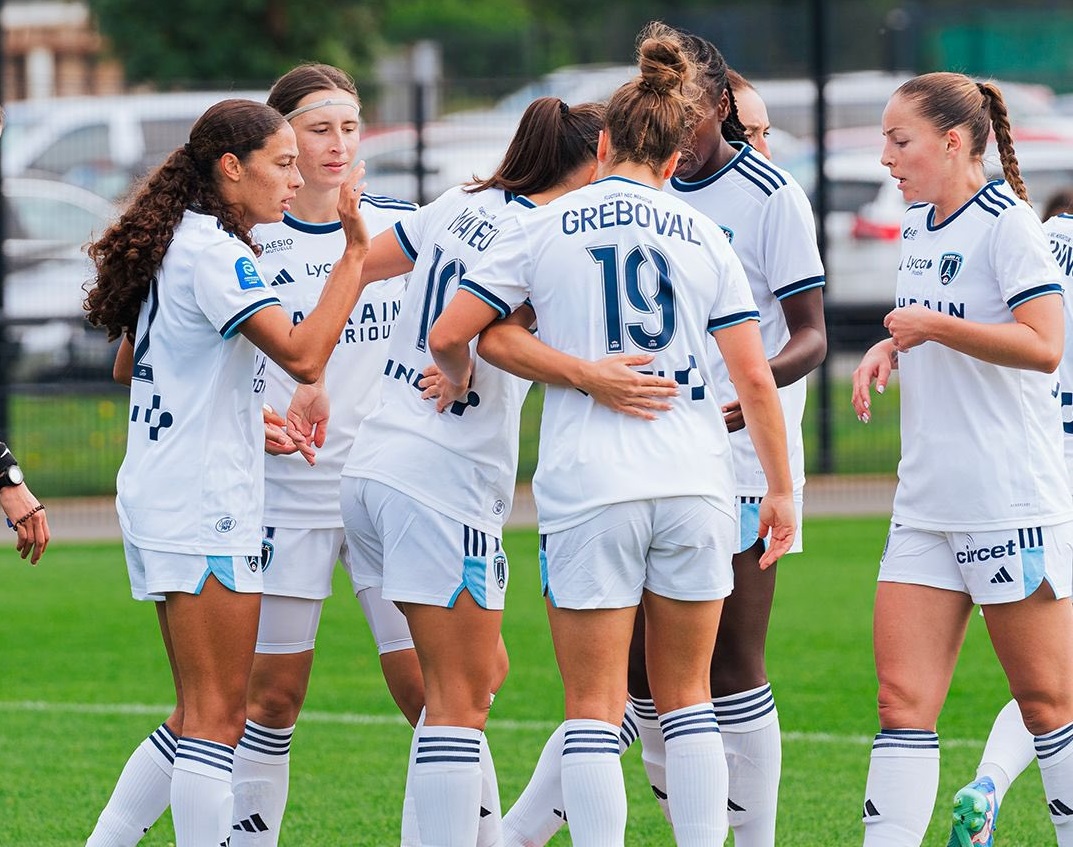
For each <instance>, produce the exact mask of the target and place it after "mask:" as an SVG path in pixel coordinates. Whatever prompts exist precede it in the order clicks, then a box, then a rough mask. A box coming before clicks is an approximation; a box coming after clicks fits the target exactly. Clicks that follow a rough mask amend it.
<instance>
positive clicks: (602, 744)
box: [548, 608, 634, 847]
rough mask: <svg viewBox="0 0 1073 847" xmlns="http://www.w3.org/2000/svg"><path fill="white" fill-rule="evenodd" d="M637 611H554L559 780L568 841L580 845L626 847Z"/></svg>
mask: <svg viewBox="0 0 1073 847" xmlns="http://www.w3.org/2000/svg"><path fill="white" fill-rule="evenodd" d="M633 616H634V609H633V608H625V609H566V608H553V609H550V610H549V614H548V618H549V621H550V624H551V633H552V641H553V642H554V645H555V657H556V661H557V662H558V664H559V672H560V674H561V675H562V678H563V689H564V692H565V712H566V721H565V723H564V724H563V726H562V731H563V747H562V758H561V764H560V768H561V780H562V792H563V804H564V811H565V813H566V815H567V820H568V822H569V825H570V837H571V841H572V843H574V844H576V845H583V847H589V845H599V847H604V845H607V847H611V846H612V845H621V844H622V843H623V841H624V839H625V832H626V789H625V783H624V781H623V777H622V765H621V763H620V755H619V732H620V727H621V724H622V717H623V714H624V705H625V702H626V664H627V661H628V659H627V650H628V646H629V639H630V635H631V633H632V631H633Z"/></svg>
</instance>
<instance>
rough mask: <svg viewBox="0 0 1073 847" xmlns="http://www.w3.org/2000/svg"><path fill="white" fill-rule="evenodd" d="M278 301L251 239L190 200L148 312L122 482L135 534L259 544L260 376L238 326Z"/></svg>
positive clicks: (227, 549)
mask: <svg viewBox="0 0 1073 847" xmlns="http://www.w3.org/2000/svg"><path fill="white" fill-rule="evenodd" d="M278 305H279V300H278V299H277V298H276V297H275V295H274V294H273V293H272V292H271V290H270V289H269V288H268V286H266V285H265V283H264V281H263V279H262V278H261V275H260V273H259V271H258V268H257V262H256V259H255V258H254V255H253V252H252V251H251V250H250V249H249V247H247V246H246V245H245V244H244V243H243V242H242V241H240V240H239V239H237V238H234V237H233V236H231V235H228V234H227V233H226V232H224V231H223V230H221V229H220V227H219V225H218V222H217V219H216V218H215V217H212V216H209V215H203V214H198V213H195V212H191V211H188V212H187V213H186V214H185V216H184V217H183V219H182V221H181V222H180V223H179V225H178V227H176V230H175V236H174V238H173V239H172V242H171V245H170V246H169V247H168V251H167V253H166V254H165V256H164V261H163V263H162V264H161V266H160V269H159V270H158V271H157V274H156V278H155V279H154V280H153V283H152V286H151V289H150V292H149V296H148V298H147V300H146V302H145V303H143V304H142V308H141V312H140V314H139V315H138V331H137V335H136V337H135V341H134V371H133V380H132V382H131V388H130V415H129V417H128V421H129V423H128V426H127V453H126V456H125V457H124V459H123V465H122V467H120V469H119V477H118V479H117V482H116V486H117V490H118V497H117V498H116V502H117V505H118V509H119V517H120V523H121V525H122V527H123V532H124V535H125V537H126V538H127V540H129V541H130V542H132V543H133V544H134V545H136V546H138V547H143V548H145V549H148V550H164V551H169V552H176V553H197V554H206V555H221V556H226V555H260V550H261V509H262V507H263V501H264V474H263V470H262V469H263V461H262V459H261V455H262V453H263V451H264V427H263V425H262V423H261V402H262V400H261V396H260V394H259V393H257V392H256V388H257V385H258V380H260V378H261V376H262V375H261V374H259V373H257V370H258V368H257V358H258V355H257V348H255V347H254V346H253V344H251V343H250V342H249V341H247V340H246V338H245V337H244V336H242V335H241V334H240V333H239V331H238V328H239V326H240V325H241V323H242V322H243V321H244V320H246V319H247V318H248V317H249V316H250V315H252V314H254V313H255V312H258V311H260V310H261V309H264V308H266V307H269V306H278Z"/></svg>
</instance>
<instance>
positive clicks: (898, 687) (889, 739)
mask: <svg viewBox="0 0 1073 847" xmlns="http://www.w3.org/2000/svg"><path fill="white" fill-rule="evenodd" d="M971 608H972V603H971V601H970V600H969V598H968V596H967V595H965V594H962V593H960V592H957V591H952V590H943V589H937V588H932V587H930V586H924V585H911V584H906V583H895V582H880V583H879V586H878V588H877V590H876V602H875V621H874V624H873V632H874V635H873V640H874V650H875V660H876V673H877V675H878V677H879V724H880V731H879V733H878V734H877V735H876V737H875V741H874V742H873V744H872V755H871V762H870V765H869V769H868V781H867V785H866V787H865V802H864V812H863V819H864V824H865V836H864V844H865V845H867V847H880V845H882V847H887V845H895V844H899V845H901V844H905V845H913V844H919V843H920V841H921V839H922V838H923V837H924V833H925V831H926V830H927V828H928V822H929V821H930V820H931V815H932V811H933V809H934V806H935V798H936V792H937V790H938V785H939V736H938V735H937V734H936V732H935V724H936V720H937V719H938V715H939V711H940V709H941V708H942V705H943V702H944V700H945V699H946V693H947V691H948V690H949V687H950V680H951V677H952V676H953V672H954V666H955V664H956V662H957V654H958V651H959V649H960V647H961V643H962V641H963V640H964V637H965V629H966V627H967V625H968V619H969V612H970V610H971Z"/></svg>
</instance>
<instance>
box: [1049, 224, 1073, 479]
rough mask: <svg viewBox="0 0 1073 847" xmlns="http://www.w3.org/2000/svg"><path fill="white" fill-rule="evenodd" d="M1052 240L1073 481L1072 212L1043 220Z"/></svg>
mask: <svg viewBox="0 0 1073 847" xmlns="http://www.w3.org/2000/svg"><path fill="white" fill-rule="evenodd" d="M1043 228H1044V230H1045V231H1046V233H1047V238H1048V239H1049V240H1050V244H1051V255H1052V256H1053V257H1054V259H1055V261H1056V262H1058V270H1059V272H1060V273H1061V275H1062V277H1061V278H1062V288H1063V289H1065V292H1066V296H1065V297H1064V298H1063V299H1064V303H1065V309H1066V344H1065V350H1064V351H1063V353H1062V363H1061V364H1060V365H1059V366H1058V382H1059V385H1058V391H1059V395H1058V399H1059V402H1060V403H1061V406H1062V444H1063V446H1064V448H1065V457H1066V470H1067V471H1068V473H1069V475H1070V479H1071V483H1073V215H1070V214H1065V213H1063V214H1061V215H1055V216H1054V217H1053V218H1051V219H1050V220H1049V221H1047V222H1046V223H1044V225H1043Z"/></svg>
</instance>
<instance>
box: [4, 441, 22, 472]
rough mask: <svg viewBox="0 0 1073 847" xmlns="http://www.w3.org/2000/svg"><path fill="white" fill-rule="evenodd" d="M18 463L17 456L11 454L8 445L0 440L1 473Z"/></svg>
mask: <svg viewBox="0 0 1073 847" xmlns="http://www.w3.org/2000/svg"><path fill="white" fill-rule="evenodd" d="M17 464H18V462H16V461H15V457H14V456H13V455H11V450H10V449H8V446H7V445H6V444H5V443H4V442H3V441H0V474H3V472H4V471H6V470H7V469H8V468H10V467H11V466H12V465H17Z"/></svg>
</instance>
